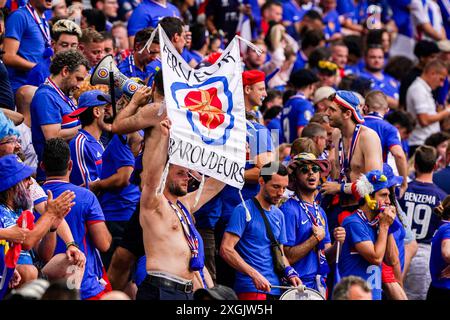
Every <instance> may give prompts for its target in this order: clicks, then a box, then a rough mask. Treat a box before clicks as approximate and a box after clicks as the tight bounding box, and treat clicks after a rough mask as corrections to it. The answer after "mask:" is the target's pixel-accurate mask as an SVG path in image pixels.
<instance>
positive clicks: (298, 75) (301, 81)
mask: <svg viewBox="0 0 450 320" xmlns="http://www.w3.org/2000/svg"><path fill="white" fill-rule="evenodd" d="M316 82H319V78H318V77H317V76H316V74H315V73H314V72H312V71H311V70H308V69H301V70H299V71H296V72H294V73H292V74H291V76H290V77H289V83H290V84H291V85H292V86H294V88H303V87H306V86H309V85H310V84H313V83H316Z"/></svg>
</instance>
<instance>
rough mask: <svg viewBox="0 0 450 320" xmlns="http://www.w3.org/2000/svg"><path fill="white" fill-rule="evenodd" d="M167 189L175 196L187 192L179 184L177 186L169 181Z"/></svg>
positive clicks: (180, 195) (183, 194) (181, 195)
mask: <svg viewBox="0 0 450 320" xmlns="http://www.w3.org/2000/svg"><path fill="white" fill-rule="evenodd" d="M169 191H170V193H171V194H173V195H174V196H177V197H183V196H185V195H186V194H187V192H186V191H185V190H183V189H182V188H181V187H180V186H177V185H175V184H173V183H169Z"/></svg>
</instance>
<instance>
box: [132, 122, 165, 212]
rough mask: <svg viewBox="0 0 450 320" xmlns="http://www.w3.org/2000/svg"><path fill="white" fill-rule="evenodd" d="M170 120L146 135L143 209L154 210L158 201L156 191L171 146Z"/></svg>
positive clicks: (142, 176)
mask: <svg viewBox="0 0 450 320" xmlns="http://www.w3.org/2000/svg"><path fill="white" fill-rule="evenodd" d="M170 125H171V123H170V120H169V119H165V120H163V121H161V122H160V124H159V125H158V126H155V127H153V128H152V129H151V131H150V130H148V131H147V132H146V133H145V138H144V139H145V145H144V153H143V156H142V163H143V170H142V174H141V180H142V194H141V201H140V203H141V212H144V211H142V209H148V210H152V209H154V207H155V205H154V204H155V201H156V200H157V197H156V191H157V189H158V187H159V184H160V182H161V177H162V174H163V171H164V168H165V166H166V162H167V149H168V146H169V130H170Z"/></svg>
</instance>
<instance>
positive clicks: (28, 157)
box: [16, 123, 38, 169]
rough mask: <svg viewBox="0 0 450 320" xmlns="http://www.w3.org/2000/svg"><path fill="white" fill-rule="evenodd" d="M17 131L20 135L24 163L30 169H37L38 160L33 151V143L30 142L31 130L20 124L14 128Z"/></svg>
mask: <svg viewBox="0 0 450 320" xmlns="http://www.w3.org/2000/svg"><path fill="white" fill-rule="evenodd" d="M16 129H17V131H19V133H20V140H21V143H20V146H21V147H22V152H23V154H24V155H25V161H24V163H25V164H26V165H27V166H30V167H32V168H35V169H36V168H37V165H38V160H37V155H36V152H35V151H34V147H33V142H32V140H31V129H30V128H29V127H27V126H26V125H25V124H23V123H22V124H20V125H18V126H16Z"/></svg>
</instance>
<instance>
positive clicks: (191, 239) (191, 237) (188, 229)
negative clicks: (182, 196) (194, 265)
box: [167, 200, 198, 258]
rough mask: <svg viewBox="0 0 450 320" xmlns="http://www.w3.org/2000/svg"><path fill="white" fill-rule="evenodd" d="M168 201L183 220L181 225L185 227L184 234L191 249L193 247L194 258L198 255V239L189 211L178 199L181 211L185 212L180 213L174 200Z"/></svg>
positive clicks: (192, 254) (192, 255)
mask: <svg viewBox="0 0 450 320" xmlns="http://www.w3.org/2000/svg"><path fill="white" fill-rule="evenodd" d="M167 201H168V202H169V205H170V206H171V207H172V209H173V211H175V213H176V215H177V217H178V219H179V220H180V222H181V226H182V227H183V231H184V236H185V237H186V240H187V242H188V245H189V249H191V257H192V258H195V257H198V239H197V237H196V236H195V234H194V232H192V225H191V221H190V220H189V218H188V217H187V215H188V214H189V212H186V210H185V209H184V206H183V204H182V203H180V202H179V201H177V204H178V205H179V207H180V208H181V211H182V213H183V214H181V213H180V211H179V210H178V208H177V207H176V206H175V205H174V204H173V203H172V202H170V201H169V200H167ZM183 216H184V217H183Z"/></svg>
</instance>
